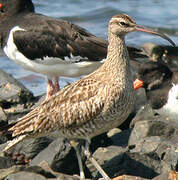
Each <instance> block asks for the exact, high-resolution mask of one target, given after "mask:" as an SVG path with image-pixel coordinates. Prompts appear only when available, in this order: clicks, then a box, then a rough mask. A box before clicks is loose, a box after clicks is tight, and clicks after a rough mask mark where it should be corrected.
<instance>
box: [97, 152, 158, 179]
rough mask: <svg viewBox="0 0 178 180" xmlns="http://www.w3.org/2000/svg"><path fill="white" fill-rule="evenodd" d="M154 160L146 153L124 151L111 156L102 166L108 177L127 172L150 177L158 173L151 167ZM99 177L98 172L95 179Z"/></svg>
mask: <svg viewBox="0 0 178 180" xmlns="http://www.w3.org/2000/svg"><path fill="white" fill-rule="evenodd" d="M155 161H156V160H153V159H151V158H150V157H148V156H146V155H141V154H139V153H130V152H124V153H120V154H119V155H118V156H115V157H113V158H112V159H111V160H109V161H108V162H106V163H105V164H104V165H103V166H102V167H103V169H104V170H105V171H106V173H107V174H108V175H109V176H110V177H117V176H120V175H123V174H127V175H132V176H140V177H143V178H147V179H151V178H153V177H155V176H157V175H158V173H157V172H155V171H154V168H153V167H154V164H155V163H156V162H155ZM99 177H101V176H100V175H99V174H98V175H97V176H96V177H95V179H98V178H99Z"/></svg>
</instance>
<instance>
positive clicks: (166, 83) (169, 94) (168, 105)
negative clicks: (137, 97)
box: [135, 62, 178, 120]
mask: <svg viewBox="0 0 178 180" xmlns="http://www.w3.org/2000/svg"><path fill="white" fill-rule="evenodd" d="M138 78H139V80H140V81H138V80H137V81H135V82H138V83H137V85H136V84H135V87H136V86H138V88H140V87H143V88H145V91H146V96H147V99H148V103H149V104H150V105H151V107H152V108H153V109H154V110H155V111H156V112H157V113H158V114H160V115H162V116H164V117H166V118H168V119H174V120H178V72H173V71H171V69H169V68H168V67H167V65H166V64H164V63H163V62H147V63H141V64H140V66H139V68H138ZM136 89H137V88H136Z"/></svg>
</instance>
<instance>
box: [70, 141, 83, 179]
mask: <svg viewBox="0 0 178 180" xmlns="http://www.w3.org/2000/svg"><path fill="white" fill-rule="evenodd" d="M70 144H71V145H72V147H73V148H74V149H75V152H76V154H77V159H78V165H79V170H80V179H81V180H85V174H84V171H83V164H82V158H81V145H80V143H79V142H75V141H70Z"/></svg>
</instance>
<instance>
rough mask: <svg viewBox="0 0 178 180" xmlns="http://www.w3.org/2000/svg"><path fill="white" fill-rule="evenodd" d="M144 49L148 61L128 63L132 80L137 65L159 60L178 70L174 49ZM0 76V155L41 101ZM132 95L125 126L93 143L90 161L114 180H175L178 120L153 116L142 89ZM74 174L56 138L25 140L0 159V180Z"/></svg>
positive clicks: (73, 161) (71, 156)
mask: <svg viewBox="0 0 178 180" xmlns="http://www.w3.org/2000/svg"><path fill="white" fill-rule="evenodd" d="M143 48H144V54H145V55H146V56H147V57H146V56H143V57H142V56H139V57H138V58H135V59H134V60H133V59H132V61H131V65H132V69H133V73H134V78H136V77H137V71H138V68H139V65H138V64H139V63H140V62H142V63H143V62H148V61H154V62H155V61H163V62H164V63H165V64H167V66H168V67H169V68H170V69H171V70H172V71H174V72H177V71H178V53H177V52H178V49H177V48H173V47H169V46H168V47H167V46H164V47H163V46H158V45H155V44H150V43H147V44H145V45H144V46H143ZM0 77H1V80H0V153H1V152H2V150H3V149H4V147H5V146H6V144H7V141H8V140H11V139H12V137H11V134H9V133H8V132H7V128H8V126H11V125H13V123H14V122H15V121H17V120H18V118H19V117H22V116H23V115H25V114H26V113H28V112H30V111H31V110H32V109H33V108H34V107H35V106H37V105H38V104H39V103H40V102H41V101H42V100H43V97H42V96H39V97H34V96H33V94H32V92H30V90H28V89H27V88H25V87H24V86H23V85H22V84H21V83H20V82H19V81H17V80H15V79H14V78H13V77H12V76H11V75H9V74H7V73H5V72H4V71H2V70H0ZM177 78H178V77H177ZM135 93H136V97H137V101H136V104H135V109H134V111H133V112H132V113H131V114H130V116H129V117H128V119H127V120H126V121H125V122H124V124H122V125H121V126H120V127H117V128H115V129H112V130H110V131H109V132H108V133H105V134H102V135H100V136H98V137H95V138H93V139H92V143H91V147H90V149H91V151H92V152H93V156H94V157H95V159H96V160H97V161H98V162H99V164H100V165H102V167H103V169H104V170H105V171H106V172H107V174H108V175H109V176H110V177H111V178H113V180H136V179H137V180H147V179H152V180H178V117H177V120H175V119H171V118H170V117H163V116H161V115H159V114H158V113H156V112H155V111H154V110H153V109H152V108H151V106H150V105H149V104H148V100H147V97H146V93H145V89H144V88H140V89H139V90H137V91H135ZM177 111H178V110H177ZM83 161H84V162H85V163H84V164H85V174H86V176H87V179H94V180H96V179H100V178H101V176H100V175H99V174H98V172H97V171H96V169H95V168H94V167H93V166H92V165H91V164H90V162H89V161H87V160H86V159H83ZM78 174H79V169H78V162H77V158H76V155H75V151H74V150H73V149H72V147H71V145H70V144H69V143H68V142H67V141H66V140H64V139H61V138H58V139H54V138H53V137H49V136H48V137H42V138H37V139H27V140H25V141H23V142H21V143H19V144H18V145H16V146H15V147H14V148H13V149H12V151H11V152H8V153H7V154H6V155H5V156H0V179H2V180H3V179H4V180H17V179H18V180H24V179H25V180H33V179H38V180H47V179H51V180H55V179H56V180H57V179H58V180H78V179H79V176H78Z"/></svg>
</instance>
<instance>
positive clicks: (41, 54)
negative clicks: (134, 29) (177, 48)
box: [0, 0, 139, 99]
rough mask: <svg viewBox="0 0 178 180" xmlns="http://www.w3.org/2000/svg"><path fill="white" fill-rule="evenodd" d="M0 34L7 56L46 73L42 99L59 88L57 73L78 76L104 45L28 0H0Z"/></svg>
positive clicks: (99, 57)
mask: <svg viewBox="0 0 178 180" xmlns="http://www.w3.org/2000/svg"><path fill="white" fill-rule="evenodd" d="M0 37H1V39H0V40H1V47H2V48H3V49H4V52H5V54H6V55H7V56H8V57H9V58H10V59H11V60H13V61H14V62H15V63H17V64H19V65H21V66H22V67H23V68H25V69H27V70H30V71H33V72H36V73H40V74H43V75H45V76H47V81H48V87H47V95H46V99H48V98H49V97H50V96H51V95H53V94H54V93H56V92H57V91H58V90H59V89H60V87H59V83H58V79H59V76H66V77H79V76H81V75H87V74H89V73H91V72H93V71H94V70H96V69H97V68H98V67H99V66H101V64H103V62H104V60H105V58H106V54H107V46H108V42H107V41H106V40H104V39H101V38H98V37H96V36H94V35H93V34H91V33H89V32H88V31H87V30H85V29H83V28H81V27H79V26H77V25H75V24H72V23H71V22H68V21H65V20H62V19H54V18H51V17H47V16H44V15H41V14H37V13H35V11H34V5H33V3H32V1H31V0H0ZM129 51H130V54H131V55H132V56H134V54H137V52H138V51H139V50H136V49H133V48H130V50H129ZM133 51H134V52H133ZM135 51H137V52H135ZM138 53H139V52H138Z"/></svg>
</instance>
